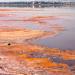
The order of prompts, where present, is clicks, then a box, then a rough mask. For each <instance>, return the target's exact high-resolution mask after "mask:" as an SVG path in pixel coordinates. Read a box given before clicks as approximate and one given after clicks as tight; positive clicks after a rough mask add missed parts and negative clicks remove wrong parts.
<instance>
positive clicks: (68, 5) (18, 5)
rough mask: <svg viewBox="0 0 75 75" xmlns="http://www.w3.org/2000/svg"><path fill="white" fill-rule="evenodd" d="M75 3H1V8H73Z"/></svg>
mask: <svg viewBox="0 0 75 75" xmlns="http://www.w3.org/2000/svg"><path fill="white" fill-rule="evenodd" d="M72 6H75V2H49V1H31V2H0V7H32V8H46V7H47V8H48V7H72Z"/></svg>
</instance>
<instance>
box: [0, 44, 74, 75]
mask: <svg viewBox="0 0 75 75" xmlns="http://www.w3.org/2000/svg"><path fill="white" fill-rule="evenodd" d="M35 52H36V53H43V54H44V55H49V56H51V55H55V56H59V55H60V56H59V57H62V54H63V53H64V51H60V50H59V49H56V48H53V49H50V48H47V47H41V46H37V45H32V44H11V45H10V46H8V45H0V58H1V62H2V63H3V64H5V63H6V65H7V66H6V67H5V66H4V68H7V70H8V71H7V73H9V74H12V75H14V74H15V75H19V74H23V75H24V74H26V75H33V74H38V73H39V72H40V74H41V75H43V73H44V72H47V73H48V75H50V74H52V75H54V74H55V72H56V73H57V74H59V75H62V74H63V75H72V72H71V71H70V69H69V66H68V65H67V64H64V63H56V62H54V61H52V60H51V59H48V57H46V56H45V57H42V56H43V55H41V57H35V56H36V55H35V56H34V57H31V53H35ZM58 52H59V53H58ZM69 52H70V51H69ZM66 54H69V53H67V52H65V55H66ZM65 55H63V56H65ZM73 55H75V54H73ZM70 56H71V55H70ZM63 59H64V58H63ZM4 61H5V62H4ZM12 62H13V65H12ZM0 64H1V63H0ZM8 64H9V65H10V69H9V66H8ZM15 64H17V65H15ZM14 65H15V66H14ZM21 66H23V67H21ZM2 67H3V66H2ZM16 67H17V68H16ZM23 70H24V72H23ZM29 70H30V71H29ZM3 71H4V70H3ZM41 71H42V72H41ZM17 73H18V74H17ZM32 73H33V74H32ZM40 74H38V75H40Z"/></svg>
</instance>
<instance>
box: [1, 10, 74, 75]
mask: <svg viewBox="0 0 75 75" xmlns="http://www.w3.org/2000/svg"><path fill="white" fill-rule="evenodd" d="M13 11H14V12H17V13H18V11H20V9H0V12H10V13H11V12H13ZM21 11H26V10H23V9H21ZM27 11H31V10H29V9H27ZM7 16H8V17H9V14H2V15H0V18H4V17H7ZM16 16H17V15H16ZM10 17H11V18H12V16H10ZM19 18H20V17H19ZM55 19H58V17H55V16H32V17H31V18H28V19H25V20H18V21H24V22H29V23H31V22H33V23H34V24H35V23H37V24H35V25H38V24H39V25H40V26H41V25H43V26H45V27H46V26H47V27H49V28H50V29H51V31H44V30H33V29H27V28H18V27H17V28H16V27H12V26H11V27H8V26H4V27H2V26H0V75H74V74H73V72H72V70H71V68H72V66H71V68H70V66H69V65H68V64H67V63H65V62H64V61H65V60H66V61H67V60H75V50H73V51H71V50H61V49H58V48H48V47H44V46H40V45H36V44H32V43H30V42H29V41H30V40H32V39H40V38H45V37H48V36H51V37H54V36H55V35H57V34H59V33H60V32H62V31H64V27H62V26H60V24H53V25H51V26H50V25H49V24H48V23H47V22H45V21H44V20H48V21H49V20H50V21H51V20H53V21H54V20H55ZM2 20H3V19H2ZM0 21H1V20H0ZM4 21H6V22H7V23H9V21H11V20H8V21H7V20H4ZM12 21H13V23H14V22H16V21H15V20H12ZM1 41H2V42H1ZM54 59H55V60H57V61H59V60H60V62H55V61H54ZM58 59H59V60H58Z"/></svg>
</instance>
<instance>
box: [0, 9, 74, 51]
mask: <svg viewBox="0 0 75 75" xmlns="http://www.w3.org/2000/svg"><path fill="white" fill-rule="evenodd" d="M9 9H13V8H9ZM16 9H18V10H19V8H15V10H16ZM74 9H75V8H49V9H33V10H32V11H31V10H28V11H25V9H22V10H20V11H17V12H16V11H5V12H3V13H1V12H0V14H6V16H0V26H9V27H20V28H27V29H33V30H42V31H52V29H51V28H50V27H51V26H53V25H59V26H62V27H64V31H62V32H60V33H58V34H57V35H55V36H54V37H49V36H48V37H46V38H39V39H33V40H31V41H30V42H31V43H33V44H38V45H43V46H47V47H50V48H60V49H70V50H71V49H75V10H74ZM36 16H54V17H57V18H56V19H43V20H42V21H41V22H43V23H38V22H34V21H26V19H29V18H32V17H36Z"/></svg>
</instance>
